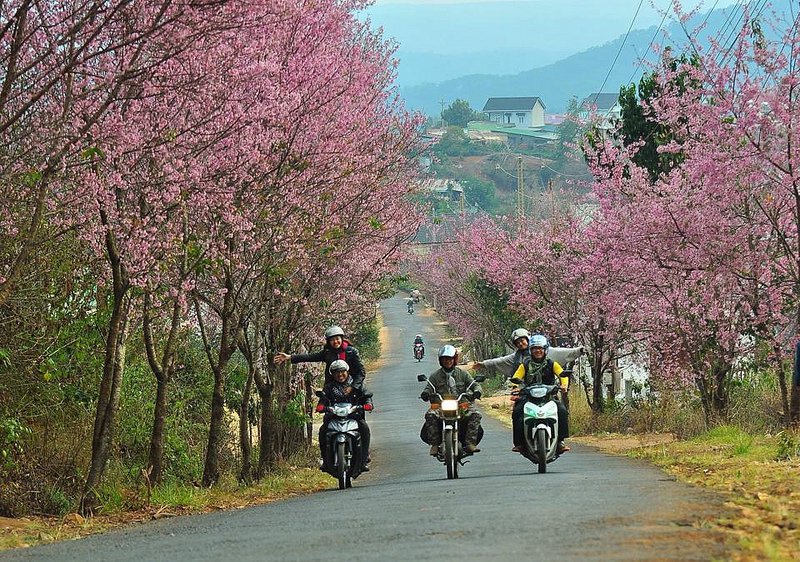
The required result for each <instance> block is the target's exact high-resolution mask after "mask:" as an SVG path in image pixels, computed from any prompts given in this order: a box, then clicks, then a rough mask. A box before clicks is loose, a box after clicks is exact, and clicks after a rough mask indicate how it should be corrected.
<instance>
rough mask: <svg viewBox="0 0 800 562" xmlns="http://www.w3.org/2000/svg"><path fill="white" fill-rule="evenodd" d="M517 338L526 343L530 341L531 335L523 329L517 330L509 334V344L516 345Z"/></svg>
mask: <svg viewBox="0 0 800 562" xmlns="http://www.w3.org/2000/svg"><path fill="white" fill-rule="evenodd" d="M519 338H525V339H527V340H528V341H530V339H531V334H530V332H529V331H528V330H526V329H525V328H517V329H516V330H514V331H513V332H511V343H517V340H518V339H519Z"/></svg>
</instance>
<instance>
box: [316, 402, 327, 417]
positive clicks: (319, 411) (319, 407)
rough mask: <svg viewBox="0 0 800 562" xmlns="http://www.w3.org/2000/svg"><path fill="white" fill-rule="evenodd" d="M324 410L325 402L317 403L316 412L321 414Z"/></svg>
mask: <svg viewBox="0 0 800 562" xmlns="http://www.w3.org/2000/svg"><path fill="white" fill-rule="evenodd" d="M324 411H325V404H322V403H319V404H317V412H318V413H320V414H321V413H322V412H324Z"/></svg>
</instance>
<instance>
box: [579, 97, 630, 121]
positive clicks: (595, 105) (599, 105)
mask: <svg viewBox="0 0 800 562" xmlns="http://www.w3.org/2000/svg"><path fill="white" fill-rule="evenodd" d="M578 111H579V114H578V116H579V117H580V118H581V119H582V120H583V121H586V120H588V119H589V117H590V116H591V115H592V114H594V115H595V116H597V118H599V119H600V128H601V129H610V128H611V127H613V126H614V122H615V121H619V120H620V118H621V117H622V106H621V105H620V104H619V93H601V92H597V93H594V94H589V95H588V96H586V97H585V98H583V101H582V102H581V103H580V105H579V106H578Z"/></svg>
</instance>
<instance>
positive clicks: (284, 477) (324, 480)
mask: <svg viewBox="0 0 800 562" xmlns="http://www.w3.org/2000/svg"><path fill="white" fill-rule="evenodd" d="M332 486H334V480H333V478H331V477H330V476H329V475H327V474H324V473H322V472H320V471H319V470H317V469H315V468H309V467H301V466H293V465H285V466H282V467H280V468H279V469H277V470H275V471H274V472H272V473H270V474H268V475H267V476H265V477H264V478H263V479H262V480H261V481H259V482H258V483H255V484H253V485H252V486H240V485H239V484H237V483H236V482H227V481H226V482H220V483H219V484H217V485H216V486H214V487H212V488H196V487H193V486H191V485H165V486H164V487H163V489H162V490H159V489H156V490H154V493H153V496H152V498H151V502H150V504H149V505H144V507H141V508H139V509H132V510H124V511H119V512H115V513H110V514H104V515H95V516H94V517H81V516H80V515H78V514H76V513H70V514H68V515H67V516H65V517H29V518H20V519H8V518H0V550H5V549H9V548H25V547H30V546H36V545H39V544H45V543H50V542H55V541H59V540H67V539H78V538H81V537H85V536H88V535H93V534H97V533H102V532H104V531H107V530H109V529H116V528H119V527H123V526H126V525H131V524H134V523H142V522H145V521H151V520H153V519H161V518H164V517H176V516H179V515H190V514H198V513H208V512H212V511H220V510H233V509H241V508H244V507H248V506H253V505H261V504H265V503H270V502H273V501H277V500H281V499H286V498H289V497H293V496H298V495H304V494H309V493H312V492H317V491H319V490H323V489H327V488H331V487H332ZM125 493H126V495H138V494H141V491H138V490H126V491H125ZM140 501H141V503H142V504H146V500H145V499H144V498H142V499H141V500H140Z"/></svg>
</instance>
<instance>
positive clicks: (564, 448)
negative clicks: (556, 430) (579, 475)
mask: <svg viewBox="0 0 800 562" xmlns="http://www.w3.org/2000/svg"><path fill="white" fill-rule="evenodd" d="M569 450H570V448H569V445H565V444H564V442H563V441H562V442H561V443H559V444H558V449H557V450H556V452H557V453H558V454H559V455H563V454H564V453H566V452H567V451H569Z"/></svg>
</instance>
